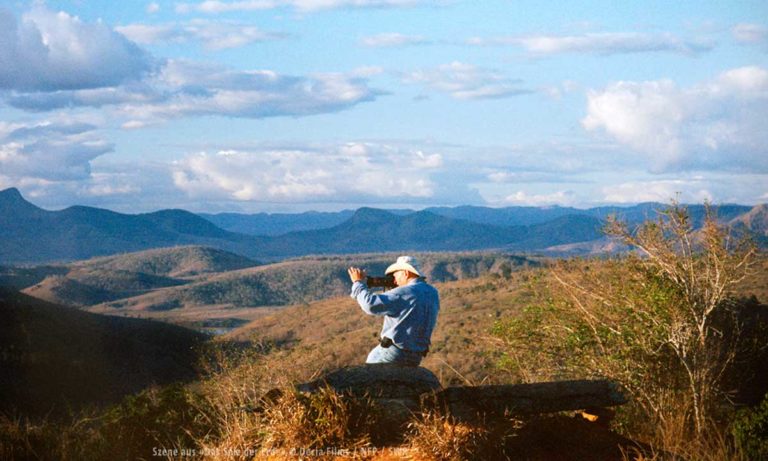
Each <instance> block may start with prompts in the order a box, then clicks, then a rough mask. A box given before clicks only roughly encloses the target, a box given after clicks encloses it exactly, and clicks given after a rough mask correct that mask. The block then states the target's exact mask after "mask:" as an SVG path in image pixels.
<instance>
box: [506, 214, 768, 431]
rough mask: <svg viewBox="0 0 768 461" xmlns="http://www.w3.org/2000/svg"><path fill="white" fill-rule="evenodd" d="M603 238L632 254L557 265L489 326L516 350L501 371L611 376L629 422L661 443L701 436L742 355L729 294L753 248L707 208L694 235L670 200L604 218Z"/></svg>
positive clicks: (747, 264) (743, 272)
mask: <svg viewBox="0 0 768 461" xmlns="http://www.w3.org/2000/svg"><path fill="white" fill-rule="evenodd" d="M606 232H607V233H608V234H609V235H611V236H614V237H616V238H618V239H620V240H621V241H622V242H623V243H625V244H627V245H629V246H630V247H632V248H634V249H635V252H633V253H630V254H628V255H626V256H624V257H621V258H618V259H613V260H607V261H585V260H570V261H560V262H558V263H556V264H555V265H554V266H553V267H552V269H551V271H550V272H549V274H548V277H546V278H545V279H544V281H545V283H547V284H548V286H547V289H545V290H541V293H540V296H539V297H538V302H535V303H532V304H531V305H530V306H529V307H527V308H526V309H525V311H524V313H523V315H522V316H521V317H519V318H517V319H512V320H509V321H505V322H499V323H498V324H497V325H496V328H495V333H496V335H497V336H499V337H501V338H502V339H504V340H505V341H506V343H507V347H508V348H509V349H514V354H509V355H508V362H507V365H512V366H515V365H517V366H519V367H520V368H522V370H523V371H524V372H526V373H528V374H533V372H532V371H531V369H532V368H537V369H538V370H542V369H544V370H548V373H549V374H550V375H551V377H552V378H555V379H557V378H562V377H593V376H602V377H608V378H611V379H614V380H616V381H618V382H619V383H621V384H622V385H623V386H624V387H625V388H626V389H627V390H628V391H629V392H630V394H631V395H632V397H633V402H634V404H635V405H638V406H639V410H641V411H634V409H632V408H630V409H629V411H630V412H634V414H633V417H634V418H635V419H636V424H637V425H641V426H645V427H646V428H654V429H655V430H656V432H657V438H658V439H662V440H663V439H664V438H665V437H666V438H670V439H675V440H693V439H702V440H705V439H706V433H707V431H708V429H710V428H711V427H712V420H713V419H716V417H717V416H718V414H717V413H718V410H719V408H720V406H721V405H722V404H723V403H726V402H727V400H726V399H725V397H726V395H725V391H727V389H724V388H723V386H722V384H723V381H724V380H723V378H724V376H725V374H726V373H727V372H728V371H729V368H730V367H731V366H732V365H733V363H734V359H735V357H736V354H737V352H738V351H739V340H740V335H739V329H740V325H739V323H738V321H737V317H736V314H735V313H734V312H733V309H732V308H733V306H734V305H735V301H734V299H735V298H734V296H733V295H734V293H732V289H733V287H734V285H735V284H737V283H738V282H740V281H741V280H742V279H744V277H746V276H747V274H748V273H749V269H750V265H751V263H752V261H753V257H754V256H755V249H754V247H753V246H752V245H750V244H749V242H748V241H747V240H743V239H735V238H732V236H730V235H729V233H728V232H727V230H726V229H725V228H724V227H723V226H721V225H719V224H718V223H717V220H716V217H715V216H714V213H713V212H712V210H711V209H710V208H709V207H707V214H706V217H705V219H704V224H703V227H702V228H701V229H700V230H694V228H693V225H692V224H691V221H690V218H689V216H688V214H687V211H686V209H685V208H684V207H682V206H679V205H678V204H676V203H673V204H672V206H671V207H669V208H668V209H666V210H663V211H660V212H659V218H658V219H657V220H649V221H646V222H645V223H643V224H642V225H640V226H639V227H638V228H636V229H634V230H630V229H629V228H628V226H627V225H626V224H624V223H622V222H620V221H618V220H615V219H611V220H609V221H608V225H607V227H606ZM521 374H522V375H525V374H524V373H521ZM638 419H639V420H638ZM688 429H692V431H693V438H691V437H689V434H688Z"/></svg>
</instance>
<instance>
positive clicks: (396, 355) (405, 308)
mask: <svg viewBox="0 0 768 461" xmlns="http://www.w3.org/2000/svg"><path fill="white" fill-rule="evenodd" d="M347 272H348V273H349V278H350V279H351V280H352V294H351V296H352V297H353V298H354V299H356V300H357V303H358V304H359V305H360V307H361V308H362V309H363V311H364V312H365V313H366V314H369V315H383V316H384V325H383V327H382V329H381V335H380V336H381V342H380V344H379V345H378V346H376V347H375V348H374V349H373V350H372V351H371V352H370V354H368V359H367V360H366V363H400V364H403V365H411V366H418V365H419V363H421V359H422V358H423V357H424V356H425V355H426V354H427V351H428V350H429V340H430V337H431V336H432V330H434V329H435V323H436V322H437V313H438V311H439V310H440V300H439V298H438V295H437V290H436V289H435V288H434V287H433V286H431V285H429V284H428V283H427V282H425V281H424V277H423V276H422V274H421V270H420V269H419V265H418V263H417V261H416V259H415V258H413V257H411V256H400V257H399V258H397V261H396V262H395V263H394V264H392V265H391V266H389V267H388V268H387V270H386V274H387V275H389V274H392V275H393V276H394V278H395V284H396V285H397V287H396V288H393V289H392V290H389V291H387V292H384V293H381V294H374V293H372V292H371V291H369V289H368V286H367V285H366V273H365V271H364V270H363V269H360V268H357V267H350V268H349V269H348V270H347Z"/></svg>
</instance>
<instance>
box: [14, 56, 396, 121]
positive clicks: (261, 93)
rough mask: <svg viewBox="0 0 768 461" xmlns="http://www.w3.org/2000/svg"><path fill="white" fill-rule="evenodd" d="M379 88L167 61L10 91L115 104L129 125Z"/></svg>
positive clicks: (326, 108)
mask: <svg viewBox="0 0 768 461" xmlns="http://www.w3.org/2000/svg"><path fill="white" fill-rule="evenodd" d="M381 94H383V93H382V92H380V91H377V90H373V89H371V88H369V87H368V86H367V81H366V80H365V79H364V78H361V77H357V76H354V75H353V76H346V75H342V74H320V75H315V76H311V77H301V76H291V75H280V74H278V73H276V72H273V71H268V70H259V71H233V70H228V69H226V68H222V67H220V66H214V65H207V64H200V63H193V62H187V61H168V62H166V64H165V66H164V67H163V68H162V70H161V72H159V73H158V74H156V75H155V76H153V77H152V78H151V79H147V80H145V81H144V82H141V83H136V84H131V85H123V86H120V87H115V88H99V89H92V90H73V91H57V92H54V93H40V92H36V93H15V94H12V95H7V96H6V99H7V101H8V103H9V104H11V105H12V106H14V107H17V108H21V109H26V110H32V111H44V110H51V109H56V108H63V107H72V106H92V107H102V106H115V111H116V113H117V115H119V116H123V117H126V118H127V119H128V122H130V123H131V125H134V126H135V125H136V123H137V122H142V123H154V122H157V121H162V120H166V119H172V118H179V117H185V116H199V115H224V116H231V117H244V118H263V117H274V116H306V115H314V114H320V113H327V112H335V111H339V110H344V109H347V108H350V107H352V106H354V105H356V104H359V103H361V102H367V101H372V100H374V99H375V98H376V97H378V96H379V95H381Z"/></svg>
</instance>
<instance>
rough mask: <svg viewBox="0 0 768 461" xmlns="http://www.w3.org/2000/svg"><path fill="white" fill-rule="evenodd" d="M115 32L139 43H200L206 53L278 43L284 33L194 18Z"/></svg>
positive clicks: (133, 27)
mask: <svg viewBox="0 0 768 461" xmlns="http://www.w3.org/2000/svg"><path fill="white" fill-rule="evenodd" d="M115 30H116V31H118V32H120V33H121V34H123V35H125V36H126V37H128V38H129V39H130V40H132V41H134V42H136V43H141V44H155V43H163V42H168V43H186V42H193V41H194V42H200V43H202V44H203V46H204V47H205V48H207V49H210V50H220V49H225V48H237V47H241V46H245V45H249V44H251V43H257V42H264V41H269V40H278V39H282V38H285V37H286V35H285V34H280V33H275V32H266V31H263V30H261V29H259V28H258V27H255V26H253V25H252V24H244V23H238V22H235V21H207V20H202V19H195V20H192V21H188V22H184V23H166V24H128V25H126V26H119V27H115Z"/></svg>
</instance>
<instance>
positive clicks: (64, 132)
mask: <svg viewBox="0 0 768 461" xmlns="http://www.w3.org/2000/svg"><path fill="white" fill-rule="evenodd" d="M95 130H96V127H95V126H94V125H91V124H88V123H82V122H74V121H64V122H60V121H53V122H50V121H45V122H39V123H33V124H13V123H2V122H0V176H3V177H5V182H9V181H10V180H11V179H13V182H14V183H24V182H30V181H32V182H34V181H38V182H39V181H49V182H56V181H80V180H85V179H88V178H89V177H90V175H91V161H92V160H94V159H95V158H96V157H99V156H101V155H104V154H106V153H108V152H111V151H112V150H113V149H114V146H113V144H112V143H109V142H107V141H105V140H103V139H101V138H100V137H99V136H98V135H97V134H96V133H95Z"/></svg>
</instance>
